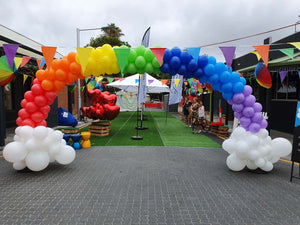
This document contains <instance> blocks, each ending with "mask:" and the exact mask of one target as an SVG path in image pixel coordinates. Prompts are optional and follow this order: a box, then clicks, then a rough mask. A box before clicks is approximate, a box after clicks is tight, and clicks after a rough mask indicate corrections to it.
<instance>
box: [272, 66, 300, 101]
mask: <svg viewBox="0 0 300 225" xmlns="http://www.w3.org/2000/svg"><path fill="white" fill-rule="evenodd" d="M274 75H275V76H274V79H273V85H272V92H273V95H272V98H273V99H290V100H293V99H297V87H298V82H299V74H298V71H289V72H288V73H287V75H286V77H285V78H284V80H283V81H282V82H281V80H280V75H279V73H275V74H274ZM298 92H299V91H298Z"/></svg>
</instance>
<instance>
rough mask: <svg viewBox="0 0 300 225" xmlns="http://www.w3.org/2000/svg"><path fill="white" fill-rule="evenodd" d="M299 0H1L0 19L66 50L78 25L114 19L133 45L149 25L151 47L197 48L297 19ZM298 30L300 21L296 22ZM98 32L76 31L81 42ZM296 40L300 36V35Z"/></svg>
mask: <svg viewBox="0 0 300 225" xmlns="http://www.w3.org/2000/svg"><path fill="white" fill-rule="evenodd" d="M298 15H300V1H299V0H180V1H179V0H167V1H165V0H147V1H145V0H135V1H133V0H127V1H126V0H106V1H104V0H84V1H83V0H64V1H63V0H49V1H43V0H30V1H29V0H28V1H21V0H1V3H0V24H2V25H4V26H6V27H8V28H10V29H12V30H14V31H16V32H18V33H20V34H22V35H25V36H27V37H28V38H31V39H33V40H34V41H37V42H39V43H41V44H43V45H46V46H56V47H58V51H59V52H60V53H61V54H63V55H66V54H68V53H69V52H70V51H75V50H76V44H77V42H76V28H80V29H83V28H97V27H102V26H106V25H107V24H109V23H115V24H116V26H118V27H120V28H121V30H122V32H123V33H124V34H125V36H123V37H122V38H121V40H123V41H128V42H129V44H130V45H131V46H132V47H137V46H138V45H140V44H141V39H142V36H143V34H144V32H145V30H146V29H147V28H148V27H149V26H151V34H150V47H154V46H156V45H160V46H162V47H166V48H172V47H175V46H177V47H180V48H181V49H183V48H185V47H201V46H203V45H207V44H211V43H215V42H221V41H226V40H231V39H235V38H239V37H244V36H248V35H252V34H256V33H260V32H264V31H268V30H272V29H276V28H279V27H283V26H287V25H291V24H295V23H296V22H297V21H299V20H300V18H299V17H298ZM297 31H300V25H299V26H297ZM294 32H295V27H294V26H293V27H290V28H287V29H283V30H281V31H277V32H273V33H270V34H265V35H261V36H258V37H255V38H250V39H245V40H242V41H236V42H231V43H226V44H222V45H216V46H212V47H203V48H201V52H200V54H204V53H206V54H208V55H213V56H215V57H216V58H217V59H218V60H219V61H224V58H223V56H222V54H221V51H220V50H219V48H218V47H219V46H236V47H237V50H236V55H237V56H240V55H242V54H245V53H247V52H250V51H252V50H254V49H253V48H252V47H251V46H252V45H261V44H263V39H265V38H267V37H269V36H271V37H272V40H273V41H277V40H279V39H281V38H283V37H285V36H287V35H291V34H292V33H294ZM99 33H100V31H84V32H83V31H82V32H80V38H81V46H84V45H86V44H87V43H88V42H89V39H90V37H92V36H94V37H95V36H97V35H98V34H99ZM299 41H300V40H299Z"/></svg>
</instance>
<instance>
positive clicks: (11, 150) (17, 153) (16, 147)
mask: <svg viewBox="0 0 300 225" xmlns="http://www.w3.org/2000/svg"><path fill="white" fill-rule="evenodd" d="M26 154H27V151H26V148H25V146H24V144H22V142H19V141H14V142H10V143H8V144H7V145H6V146H5V147H4V149H3V157H4V158H5V160H7V161H8V162H18V161H22V160H23V159H25V157H26Z"/></svg>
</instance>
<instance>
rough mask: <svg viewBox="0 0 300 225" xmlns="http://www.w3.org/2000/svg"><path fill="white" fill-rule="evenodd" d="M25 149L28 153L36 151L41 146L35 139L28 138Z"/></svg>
mask: <svg viewBox="0 0 300 225" xmlns="http://www.w3.org/2000/svg"><path fill="white" fill-rule="evenodd" d="M25 147H26V149H27V150H28V151H38V150H39V149H40V147H41V146H40V143H39V142H38V141H37V140H36V139H33V138H30V139H29V140H28V141H26V143H25Z"/></svg>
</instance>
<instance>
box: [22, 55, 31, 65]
mask: <svg viewBox="0 0 300 225" xmlns="http://www.w3.org/2000/svg"><path fill="white" fill-rule="evenodd" d="M30 59H31V57H30V56H23V59H22V63H21V67H23V66H25V65H26V64H27V63H28V62H29V60H30Z"/></svg>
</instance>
